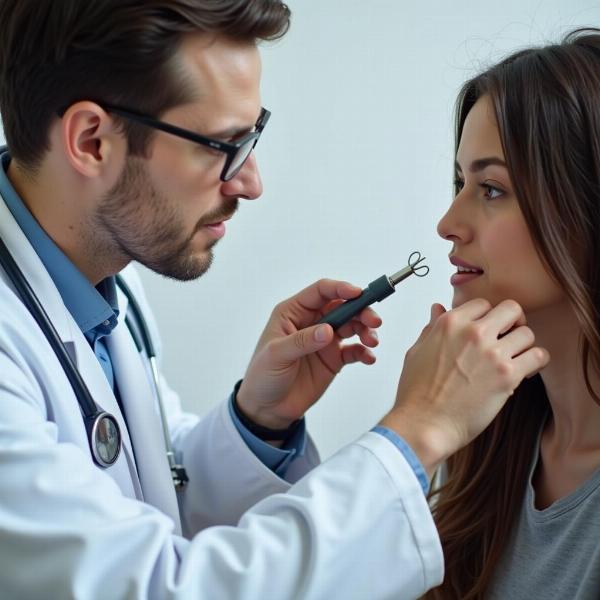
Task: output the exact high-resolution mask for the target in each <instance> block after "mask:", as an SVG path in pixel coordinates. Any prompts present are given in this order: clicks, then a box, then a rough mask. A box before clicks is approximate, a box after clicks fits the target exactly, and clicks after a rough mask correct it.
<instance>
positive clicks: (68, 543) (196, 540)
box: [0, 302, 443, 600]
mask: <svg viewBox="0 0 600 600" xmlns="http://www.w3.org/2000/svg"><path fill="white" fill-rule="evenodd" d="M0 306H5V307H8V309H9V310H7V312H6V313H4V311H0V329H1V331H2V336H1V337H0V597H1V598H2V600H12V599H21V598H27V599H28V600H38V599H39V600H47V599H49V598H76V599H82V600H95V599H100V598H110V599H111V600H112V599H114V600H119V599H124V598H127V599H135V600H138V599H139V600H142V599H151V600H154V599H157V600H159V599H160V600H175V599H178V600H206V599H211V600H212V599H213V598H215V599H221V598H223V599H227V600H264V599H271V598H273V599H276V600H295V599H300V598H301V599H302V600H321V599H323V600H325V599H326V600H330V599H331V598H343V599H344V600H353V599H356V600H364V599H365V598H368V599H369V600H378V599H387V598H394V599H395V600H402V599H410V598H416V597H418V596H420V595H421V594H422V593H423V592H424V591H425V590H426V589H427V588H429V587H431V586H434V585H437V584H438V583H439V582H440V581H441V579H442V574H443V567H442V553H441V547H440V543H439V539H438V536H437V533H436V530H435V527H434V524H433V520H432V517H431V513H430V511H429V508H428V506H427V503H426V499H425V497H424V495H423V492H422V490H421V487H420V484H419V482H418V480H417V478H416V477H415V475H414V473H413V472H412V469H411V468H410V466H409V465H408V464H407V463H406V461H405V460H404V458H403V457H402V455H401V453H400V452H398V451H397V449H396V448H395V447H394V446H393V445H392V444H391V442H389V441H388V440H386V439H385V438H383V437H382V436H379V435H377V434H376V433H367V434H365V435H364V436H363V437H361V438H360V439H359V440H358V441H357V442H355V443H353V444H351V445H349V446H347V447H346V448H344V449H342V450H341V451H340V452H339V453H337V454H336V455H335V456H333V457H332V458H330V459H329V460H328V461H326V462H325V463H324V464H322V465H321V466H318V467H316V468H314V469H313V470H312V471H310V472H309V473H308V474H307V475H306V476H305V477H304V478H302V479H300V480H299V481H298V482H297V483H295V484H294V485H292V486H291V487H290V488H289V489H288V490H287V492H286V493H274V494H272V495H270V496H268V497H266V498H264V499H263V500H261V501H259V502H258V503H257V504H256V506H254V507H252V508H250V509H249V510H248V511H246V512H245V513H244V514H243V515H242V516H241V519H240V521H239V524H238V525H237V526H228V525H221V526H214V527H207V528H205V529H203V530H202V531H200V532H199V533H198V534H197V535H195V536H193V537H192V538H191V539H190V540H187V539H185V538H183V537H180V536H177V535H174V534H173V528H174V524H173V521H172V520H171V519H170V518H169V517H167V516H166V515H164V514H163V513H162V512H160V511H159V510H158V509H156V508H154V507H152V506H151V505H149V504H146V503H144V502H141V501H138V500H135V499H133V498H128V497H125V496H124V495H123V494H122V492H121V489H120V488H119V487H118V485H117V483H116V482H115V480H114V479H112V477H110V475H109V474H108V473H107V472H106V471H103V470H102V469H100V468H98V467H96V466H95V465H94V464H93V462H91V461H90V458H89V454H88V453H87V452H85V451H84V450H83V449H82V447H81V446H80V445H77V444H75V443H73V441H72V440H73V439H74V437H76V432H74V431H73V432H69V431H65V430H64V428H63V429H62V430H59V429H58V427H57V425H56V424H55V423H54V422H53V421H52V419H53V416H54V415H53V414H52V410H53V404H52V402H51V401H50V396H52V395H53V394H56V393H57V392H58V391H59V389H60V388H62V387H63V386H64V385H65V383H64V381H63V380H64V378H63V377H57V378H54V377H53V372H54V370H55V369H57V368H58V367H57V366H55V363H56V359H55V357H54V355H53V353H52V351H51V350H50V349H49V347H48V348H46V347H45V346H46V345H44V343H43V339H40V338H41V333H40V332H39V330H38V328H37V327H35V326H32V325H31V323H30V318H29V316H28V315H27V314H26V309H25V308H24V307H22V306H21V305H20V304H19V303H14V302H13V303H8V302H5V303H4V304H2V303H1V302H0ZM7 314H8V315H10V316H7ZM220 415H221V413H220V412H219V411H218V410H217V411H216V412H215V416H214V417H213V418H214V419H219V418H220ZM73 424H74V425H73V426H74V427H75V426H76V427H77V428H78V429H81V425H80V421H79V420H78V419H74V420H73ZM75 424H76V425H75ZM221 426H222V427H224V428H225V429H226V428H227V427H228V425H215V427H214V429H215V432H218V428H219V427H221ZM194 427H195V426H194ZM242 467H244V465H241V468H242ZM241 468H240V470H241Z"/></svg>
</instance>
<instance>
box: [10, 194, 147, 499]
mask: <svg viewBox="0 0 600 600" xmlns="http://www.w3.org/2000/svg"><path fill="white" fill-rule="evenodd" d="M0 235H1V237H2V239H3V240H4V243H5V244H6V246H7V247H8V249H9V251H10V253H11V255H12V257H13V258H14V259H15V261H16V262H17V264H18V265H19V267H20V269H21V270H22V271H23V274H24V275H25V277H26V279H27V281H28V282H29V285H30V286H31V288H32V289H33V291H34V293H35V294H36V296H37V297H38V298H39V299H40V301H41V303H42V305H43V307H44V310H45V311H46V313H47V315H48V317H49V319H50V321H51V322H52V324H53V326H54V328H55V329H56V331H57V333H58V335H59V337H60V338H61V340H62V341H63V343H64V344H65V346H66V347H67V350H68V352H69V354H70V356H71V358H72V359H73V361H74V362H75V365H76V366H77V368H78V370H79V372H80V374H81V376H82V377H83V380H84V381H85V383H86V385H87V387H88V389H89V391H90V394H91V395H92V398H94V401H95V402H96V404H97V405H98V407H99V408H101V409H103V410H105V411H106V412H109V413H111V414H112V415H114V417H115V418H116V419H117V422H118V423H119V427H120V429H121V433H122V440H123V447H122V452H121V456H120V457H119V459H118V460H117V462H116V463H115V464H114V465H112V466H111V467H109V468H108V469H106V472H107V474H109V475H110V476H111V477H112V478H113V479H114V480H115V481H116V482H117V483H118V485H119V487H120V488H121V490H122V492H123V493H124V494H125V495H127V496H130V497H139V491H140V486H139V481H138V480H137V475H136V472H135V467H134V465H133V461H132V450H131V441H130V439H129V435H128V434H127V428H126V427H125V422H124V420H123V416H122V414H121V410H120V408H119V405H118V403H117V401H116V399H115V396H114V394H113V392H112V390H111V389H110V386H109V384H108V381H107V379H106V376H105V375H104V371H103V370H102V367H101V366H100V363H99V362H98V360H97V359H96V357H95V355H94V353H93V351H92V349H91V348H90V345H89V343H88V342H87V340H86V339H85V337H84V335H83V333H82V332H81V330H80V329H79V327H78V326H77V323H75V321H74V319H73V317H72V316H71V313H69V311H68V310H67V308H66V307H65V305H64V303H63V301H62V297H61V295H60V293H59V291H58V289H57V288H56V286H55V285H54V282H53V281H52V278H51V277H50V275H49V274H48V271H46V268H45V267H44V265H43V263H42V261H41V260H40V258H39V256H38V255H37V253H36V251H35V250H34V249H33V246H32V245H31V244H30V243H29V240H28V239H27V237H26V236H25V234H24V233H23V231H22V229H21V228H20V227H19V225H18V224H17V222H16V221H15V219H14V217H13V215H12V213H11V212H10V210H9V209H8V207H7V206H6V204H5V203H4V201H2V202H0ZM65 377H66V375H65ZM56 401H58V400H56ZM73 413H74V414H76V415H77V419H81V413H80V409H79V406H78V404H77V400H76V399H75V398H74V399H73ZM81 427H82V428H83V427H84V425H83V420H82V421H81ZM85 439H86V440H87V435H86V436H85ZM82 449H83V448H82ZM85 451H87V452H88V453H89V454H90V460H93V459H92V457H91V452H90V450H89V447H88V446H87V445H86V447H85Z"/></svg>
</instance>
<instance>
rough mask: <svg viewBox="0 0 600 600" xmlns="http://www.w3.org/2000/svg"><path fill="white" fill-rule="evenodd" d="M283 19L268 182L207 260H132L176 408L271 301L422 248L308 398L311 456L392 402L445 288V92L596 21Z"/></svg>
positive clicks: (432, 6) (348, 1)
mask: <svg viewBox="0 0 600 600" xmlns="http://www.w3.org/2000/svg"><path fill="white" fill-rule="evenodd" d="M289 5H290V7H291V9H292V10H293V13H294V16H293V26H292V29H291V31H290V33H289V35H288V36H287V37H286V38H285V39H284V40H283V41H281V42H278V43H276V44H271V45H267V46H264V47H263V50H262V53H263V59H264V78H263V86H262V91H263V103H264V105H265V106H267V107H268V108H270V109H271V110H272V112H273V116H272V118H271V121H270V122H269V125H268V128H267V130H266V132H265V135H264V137H263V138H262V139H261V142H260V145H259V147H258V159H259V163H260V166H261V169H262V175H263V180H264V184H265V193H264V195H263V197H262V198H261V199H260V200H258V201H255V202H242V206H241V209H240V211H239V212H238V214H237V216H236V217H235V218H234V220H233V221H232V222H230V225H229V229H228V233H227V235H226V237H225V239H224V240H223V241H222V242H221V243H220V244H219V245H218V246H217V247H216V260H215V263H214V266H213V268H212V269H211V271H210V272H209V273H208V274H207V275H205V276H204V277H203V278H201V279H200V280H198V281H196V282H193V283H187V284H181V283H175V282H170V281H167V280H165V279H162V278H160V277H158V276H156V275H154V274H152V273H149V272H147V271H144V272H143V273H142V276H143V278H144V280H145V283H146V285H147V290H148V292H149V296H150V299H151V303H152V305H153V306H154V308H155V310H156V314H157V318H158V320H159V324H160V325H161V328H162V333H163V338H164V339H163V343H164V350H165V355H164V369H165V370H166V372H167V375H168V377H169V379H170V382H171V385H172V386H173V387H174V388H175V389H177V390H178V391H179V392H180V394H181V397H182V400H183V403H184V406H185V407H186V408H187V409H189V410H193V411H196V412H199V413H204V412H206V411H207V410H208V409H209V408H210V407H211V406H212V405H213V404H214V403H216V402H219V401H221V400H222V399H223V398H225V397H226V396H227V395H228V394H229V392H230V390H231V388H232V386H233V384H234V383H235V381H236V380H237V379H238V378H240V377H241V376H242V375H243V373H244V370H245V367H246V364H247V362H248V359H249V357H250V355H251V352H252V350H253V348H254V344H255V342H256V340H257V338H258V336H259V334H260V331H261V330H262V327H263V325H264V324H265V322H266V320H267V318H268V316H269V313H270V311H271V309H272V307H273V306H274V305H275V303H276V302H277V301H279V300H281V299H284V298H286V297H288V296H289V295H291V294H293V293H294V292H296V291H297V290H299V289H301V288H303V287H304V286H306V285H307V284H309V283H311V282H312V281H314V280H316V279H318V278H320V277H322V276H327V277H334V278H343V279H347V280H350V281H352V282H354V283H356V284H358V285H361V286H364V285H366V284H367V283H368V282H370V281H372V280H373V279H375V278H376V277H378V276H379V275H381V274H383V273H386V274H391V273H392V272H393V271H396V270H398V269H400V268H401V267H403V266H404V265H405V263H406V259H407V257H408V254H409V253H410V252H411V251H413V250H415V249H418V250H420V251H421V252H423V253H424V254H426V255H427V257H428V260H429V264H430V266H431V273H430V275H429V276H428V277H427V278H425V279H420V280H418V279H416V278H414V277H413V278H410V279H409V280H408V281H407V282H405V283H404V284H401V287H400V288H399V291H398V292H397V293H396V294H395V295H394V296H392V297H390V298H389V299H388V300H386V301H385V302H384V303H383V304H381V305H378V308H379V312H380V314H381V316H382V317H383V319H384V325H383V327H382V329H381V330H380V339H381V344H380V346H379V348H378V350H377V356H378V361H377V363H376V364H375V365H374V366H372V367H365V366H351V367H349V368H346V369H345V370H344V371H343V372H342V374H341V375H340V376H339V377H338V378H337V379H336V381H335V382H334V383H333V385H332V386H331V388H330V389H329V390H328V392H327V393H326V395H325V397H324V398H323V399H322V400H321V402H320V403H319V404H318V405H317V406H316V407H315V408H314V409H312V410H311V412H310V413H309V417H308V419H309V428H310V431H311V432H312V434H313V436H314V438H315V439H316V441H317V444H318V446H319V448H320V450H321V453H322V455H323V456H328V455H329V454H331V453H332V452H333V451H335V450H336V449H337V448H339V447H340V446H341V445H343V444H345V443H346V442H349V441H351V440H352V439H353V438H355V437H356V436H358V435H359V434H360V433H362V432H363V431H365V430H366V429H368V428H370V427H371V426H373V425H374V424H375V423H376V422H377V420H378V419H379V418H380V417H381V415H382V414H383V413H384V412H385V411H386V410H387V409H388V408H389V407H390V406H391V405H392V403H393V400H394V396H395V390H396V385H397V380H398V377H399V374H400V369H401V365H402V360H403V356H404V353H405V352H406V350H407V349H408V348H409V347H410V345H411V344H412V343H413V341H414V340H415V339H416V337H417V336H418V334H419V332H420V330H421V328H422V327H423V326H424V324H425V323H426V321H427V319H428V314H429V306H430V304H431V303H432V302H435V301H440V302H442V303H444V304H445V305H446V306H448V304H449V302H450V298H451V291H450V286H449V283H448V277H449V274H450V271H451V269H450V265H449V264H448V261H447V253H448V250H449V244H448V243H446V242H444V241H442V240H440V239H439V238H438V237H437V235H436V233H435V225H436V223H437V220H438V219H439V217H440V216H441V215H442V214H443V212H444V210H445V207H446V206H447V205H448V203H449V201H450V198H451V179H452V170H451V163H452V160H453V150H452V128H451V123H452V108H453V102H454V98H455V95H456V92H457V90H458V88H459V87H460V85H461V83H462V82H463V81H464V80H465V79H467V78H468V77H469V76H471V75H472V74H474V72H475V71H477V70H479V69H480V68H481V67H483V66H485V65H486V64H488V63H490V62H492V61H495V60H497V59H498V58H500V57H501V56H502V55H503V54H504V53H505V52H506V51H509V50H513V49H515V48H517V47H521V46H523V45H528V44H531V43H539V42H544V41H553V40H557V39H559V38H560V36H561V35H562V34H563V33H564V32H566V31H567V30H569V29H571V28H574V27H575V26H579V25H599V26H600V5H599V4H598V3H594V2H590V1H587V0H543V1H541V0H537V1H532V0H505V1H504V2H496V1H491V0H485V1H481V0H479V1H477V2H475V1H470V0H454V1H453V2H447V1H443V0H429V1H428V2H400V1H398V0H370V1H368V2H365V1H364V0H320V1H313V2H308V1H307V0H304V1H301V0H289Z"/></svg>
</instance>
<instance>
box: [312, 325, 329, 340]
mask: <svg viewBox="0 0 600 600" xmlns="http://www.w3.org/2000/svg"><path fill="white" fill-rule="evenodd" d="M326 339H327V325H321V327H317V328H316V329H315V342H324V341H325V340H326Z"/></svg>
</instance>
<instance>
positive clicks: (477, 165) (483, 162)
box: [454, 156, 507, 173]
mask: <svg viewBox="0 0 600 600" xmlns="http://www.w3.org/2000/svg"><path fill="white" fill-rule="evenodd" d="M490 165H497V166H499V167H504V168H505V169H506V168H507V167H506V163H505V162H504V161H503V160H502V159H501V158H499V157H497V156H488V157H486V158H478V159H477V160H474V161H473V162H472V163H471V165H470V166H469V171H471V173H477V172H478V171H483V169H485V168H486V167H489V166H490ZM454 168H455V169H456V170H457V171H460V172H461V173H462V169H461V166H460V165H459V164H458V161H457V160H456V161H454Z"/></svg>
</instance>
